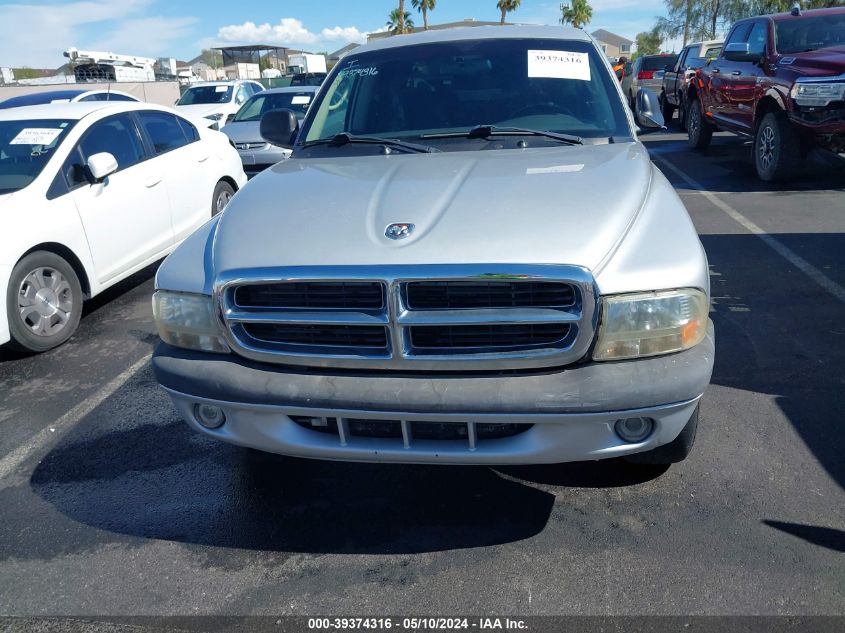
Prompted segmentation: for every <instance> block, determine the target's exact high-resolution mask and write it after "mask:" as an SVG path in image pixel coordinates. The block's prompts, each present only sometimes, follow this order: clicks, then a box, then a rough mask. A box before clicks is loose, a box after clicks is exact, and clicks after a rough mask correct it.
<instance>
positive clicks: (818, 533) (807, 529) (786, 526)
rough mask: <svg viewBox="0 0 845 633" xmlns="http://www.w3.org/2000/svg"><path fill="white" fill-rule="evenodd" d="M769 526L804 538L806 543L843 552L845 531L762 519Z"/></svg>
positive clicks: (844, 549) (844, 550)
mask: <svg viewBox="0 0 845 633" xmlns="http://www.w3.org/2000/svg"><path fill="white" fill-rule="evenodd" d="M763 523H765V524H766V525H768V526H769V527H772V528H775V529H776V530H780V531H781V532H786V533H787V534H791V535H792V536H796V537H798V538H800V539H804V540H805V541H807V542H808V543H812V544H813V545H818V546H819V547H826V548H827V549H832V550H834V551H835V552H845V532H843V531H842V530H835V529H833V528H824V527H816V526H814V525H801V524H799V523H784V522H783V521H770V520H765V521H763Z"/></svg>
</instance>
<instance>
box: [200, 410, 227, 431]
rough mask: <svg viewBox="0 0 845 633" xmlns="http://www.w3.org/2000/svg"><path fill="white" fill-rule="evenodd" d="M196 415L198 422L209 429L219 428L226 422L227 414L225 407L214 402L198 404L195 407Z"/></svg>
mask: <svg viewBox="0 0 845 633" xmlns="http://www.w3.org/2000/svg"><path fill="white" fill-rule="evenodd" d="M194 416H195V417H196V418H197V422H199V423H200V424H202V425H203V426H204V427H205V428H207V429H219V428H220V427H221V426H223V423H224V422H226V414H225V413H223V409H221V408H220V407H215V406H214V405H213V404H198V405H196V406H195V407H194Z"/></svg>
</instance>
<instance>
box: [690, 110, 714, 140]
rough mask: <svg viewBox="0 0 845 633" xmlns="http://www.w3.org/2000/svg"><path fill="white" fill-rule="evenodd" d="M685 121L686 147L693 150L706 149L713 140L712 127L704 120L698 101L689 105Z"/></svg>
mask: <svg viewBox="0 0 845 633" xmlns="http://www.w3.org/2000/svg"><path fill="white" fill-rule="evenodd" d="M688 115H689V118H688V120H687V145H689V146H690V147H691V148H693V149H706V148H707V147H708V146H709V145H710V139H712V138H713V126H712V125H711V124H710V122H709V121H707V119H705V118H704V109H703V108H702V106H701V101H700V100H699V99H693V100H692V101H690V104H689V112H688Z"/></svg>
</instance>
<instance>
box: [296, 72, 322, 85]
mask: <svg viewBox="0 0 845 633" xmlns="http://www.w3.org/2000/svg"><path fill="white" fill-rule="evenodd" d="M325 79H326V73H298V74H296V75H294V76H293V77H291V80H290V85H291V86H294V87H297V86H317V87H319V86H321V85H323V82H324V81H325Z"/></svg>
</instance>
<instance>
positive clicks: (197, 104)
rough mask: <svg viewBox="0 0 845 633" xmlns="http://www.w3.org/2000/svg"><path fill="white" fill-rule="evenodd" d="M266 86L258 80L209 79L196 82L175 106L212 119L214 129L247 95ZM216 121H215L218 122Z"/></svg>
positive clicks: (244, 101) (241, 103)
mask: <svg viewBox="0 0 845 633" xmlns="http://www.w3.org/2000/svg"><path fill="white" fill-rule="evenodd" d="M262 90H264V86H262V85H261V84H260V83H258V82H257V81H249V80H238V81H207V82H203V83H199V84H194V85H193V86H191V87H190V88H188V89H187V90H185V92H183V93H182V96H181V97H180V98H179V100H178V101H177V102H176V110H177V111H178V112H179V113H180V114H182V115H183V116H186V117H188V118H194V119H208V120H209V121H213V123H212V124H211V128H212V129H218V128H220V127H223V125H225V124H226V120H227V118H228V117H230V116H234V114H235V113H236V112H237V111H238V110H239V109H240V107H241V106H242V105H243V104H244V103H246V101H247V99H249V98H250V97H252V96H253V95H255V94H258V93H259V92H261V91H262ZM215 124H216V125H215Z"/></svg>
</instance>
